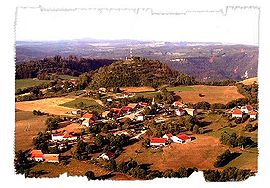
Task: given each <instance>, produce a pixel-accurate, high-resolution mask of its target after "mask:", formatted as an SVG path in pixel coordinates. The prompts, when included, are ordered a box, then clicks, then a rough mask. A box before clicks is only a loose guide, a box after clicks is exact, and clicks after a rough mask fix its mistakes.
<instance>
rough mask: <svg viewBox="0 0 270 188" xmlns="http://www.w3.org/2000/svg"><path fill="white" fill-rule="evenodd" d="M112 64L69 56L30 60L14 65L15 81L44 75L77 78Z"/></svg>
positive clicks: (110, 62)
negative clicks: (61, 75) (51, 74)
mask: <svg viewBox="0 0 270 188" xmlns="http://www.w3.org/2000/svg"><path fill="white" fill-rule="evenodd" d="M113 62H115V60H108V59H85V58H77V57H76V56H69V57H68V58H64V57H61V56H54V57H51V58H44V59H41V60H30V61H28V62H25V63H21V64H17V65H16V79H23V78H36V77H38V76H39V75H40V74H44V73H45V74H46V73H57V74H66V75H71V76H79V75H81V74H82V73H84V72H88V71H92V70H96V69H98V68H99V67H102V66H105V65H110V64H112V63H113Z"/></svg>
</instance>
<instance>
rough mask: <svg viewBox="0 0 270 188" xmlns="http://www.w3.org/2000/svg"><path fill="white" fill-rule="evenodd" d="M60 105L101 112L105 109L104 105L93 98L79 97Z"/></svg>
mask: <svg viewBox="0 0 270 188" xmlns="http://www.w3.org/2000/svg"><path fill="white" fill-rule="evenodd" d="M60 106H65V107H69V108H81V109H88V110H91V111H97V112H99V113H100V112H103V111H104V110H103V107H102V106H101V105H100V104H98V103H97V102H96V101H95V100H93V99H82V98H78V99H75V100H73V101H70V102H66V103H63V104H61V105H60Z"/></svg>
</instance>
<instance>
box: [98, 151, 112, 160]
mask: <svg viewBox="0 0 270 188" xmlns="http://www.w3.org/2000/svg"><path fill="white" fill-rule="evenodd" d="M98 158H99V159H100V158H101V159H104V160H111V159H114V158H115V155H114V153H112V152H110V151H108V152H105V153H102V154H101V155H100V156H99V157H98Z"/></svg>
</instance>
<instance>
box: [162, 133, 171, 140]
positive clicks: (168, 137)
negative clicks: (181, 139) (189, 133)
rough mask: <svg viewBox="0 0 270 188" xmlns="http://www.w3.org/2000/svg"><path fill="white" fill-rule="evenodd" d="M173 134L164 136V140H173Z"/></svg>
mask: <svg viewBox="0 0 270 188" xmlns="http://www.w3.org/2000/svg"><path fill="white" fill-rule="evenodd" d="M172 137H173V134H171V133H169V134H164V135H163V137H162V138H166V139H167V140H170V139H172Z"/></svg>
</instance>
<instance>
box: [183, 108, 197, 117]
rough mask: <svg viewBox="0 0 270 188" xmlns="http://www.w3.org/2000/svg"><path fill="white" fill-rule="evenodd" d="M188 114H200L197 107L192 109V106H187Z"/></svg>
mask: <svg viewBox="0 0 270 188" xmlns="http://www.w3.org/2000/svg"><path fill="white" fill-rule="evenodd" d="M184 110H185V111H186V112H187V114H189V115H191V116H195V115H197V114H198V111H197V110H196V109H192V108H185V109H184Z"/></svg>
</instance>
